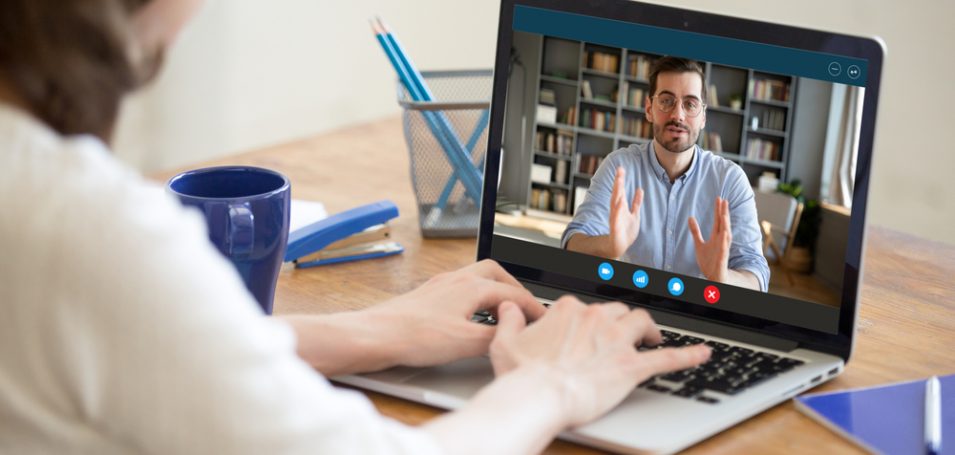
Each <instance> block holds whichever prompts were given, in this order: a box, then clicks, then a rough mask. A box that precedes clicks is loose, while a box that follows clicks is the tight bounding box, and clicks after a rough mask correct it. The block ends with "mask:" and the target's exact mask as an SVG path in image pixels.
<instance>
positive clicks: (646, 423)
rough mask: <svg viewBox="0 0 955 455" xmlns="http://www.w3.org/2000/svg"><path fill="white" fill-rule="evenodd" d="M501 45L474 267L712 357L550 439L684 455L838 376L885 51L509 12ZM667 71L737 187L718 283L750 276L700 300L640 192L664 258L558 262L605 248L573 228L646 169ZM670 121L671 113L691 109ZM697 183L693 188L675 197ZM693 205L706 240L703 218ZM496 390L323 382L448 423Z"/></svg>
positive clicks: (855, 292)
mask: <svg viewBox="0 0 955 455" xmlns="http://www.w3.org/2000/svg"><path fill="white" fill-rule="evenodd" d="M497 39H498V42H497V52H496V60H495V71H494V82H493V97H492V103H491V120H490V126H489V130H488V140H487V143H488V146H487V159H486V167H485V175H490V176H500V178H499V179H485V182H484V187H483V191H484V192H483V203H482V207H481V225H480V231H479V238H478V251H477V258H478V259H485V258H491V259H494V260H496V261H498V262H499V263H500V264H502V265H503V266H504V267H505V268H506V269H507V270H508V271H509V272H510V273H512V274H513V275H514V276H515V277H517V278H518V279H519V280H520V281H521V282H522V283H523V284H524V285H525V286H526V287H527V288H528V289H530V290H531V291H532V292H533V293H534V294H535V295H536V296H538V297H539V298H540V299H541V300H542V301H545V302H546V301H550V300H553V299H556V298H558V297H559V296H561V295H564V294H573V295H576V296H578V297H579V298H580V299H582V300H584V301H587V302H597V301H620V302H624V303H627V304H629V305H632V306H633V307H639V308H645V309H647V310H648V311H649V312H650V313H651V314H652V315H653V317H654V319H655V321H656V322H657V323H658V325H659V326H660V327H661V329H662V330H663V335H664V343H663V345H664V346H683V345H688V344H695V343H706V344H708V345H710V346H711V347H712V349H713V354H714V355H713V358H712V359H711V360H710V361H709V362H708V363H707V364H705V365H703V366H701V367H698V368H694V369H691V370H685V371H680V372H675V373H670V374H665V375H660V376H658V377H655V378H651V379H650V380H648V381H645V382H644V383H642V384H640V385H639V386H638V387H636V388H635V389H634V390H633V392H632V393H631V394H630V395H629V396H628V398H627V399H626V400H624V401H623V403H621V404H620V405H619V406H618V407H616V408H615V409H613V410H612V411H611V412H610V413H608V414H607V415H605V416H604V417H602V418H600V419H598V420H596V421H594V422H592V423H590V424H588V425H585V426H582V427H579V428H575V429H572V430H568V431H566V432H564V433H562V434H561V435H560V438H562V439H566V440H569V441H575V442H579V443H582V444H587V445H592V446H595V447H599V448H603V449H607V450H612V451H619V452H639V453H643V452H649V453H670V452H676V451H679V450H681V449H684V448H687V447H689V446H691V445H693V444H695V443H698V442H699V441H702V440H704V439H706V438H707V437H709V436H712V435H714V434H717V433H718V432H720V431H721V430H723V429H726V428H728V427H730V426H732V425H734V424H736V423H739V422H741V421H743V420H745V419H747V418H749V417H751V416H753V415H755V414H757V413H759V412H761V411H763V410H765V409H767V408H770V407H771V406H773V405H775V404H778V403H780V402H782V401H784V400H787V399H788V398H791V397H793V396H794V395H797V394H799V393H801V392H803V391H805V390H808V389H810V388H812V387H814V386H816V385H818V384H820V383H823V382H825V381H827V380H829V379H831V378H833V377H834V376H836V375H838V374H840V373H841V372H842V371H843V369H844V368H845V366H846V363H847V362H848V360H849V358H850V356H851V354H852V347H853V339H854V336H855V326H856V320H857V310H858V306H859V291H860V279H861V276H862V257H863V245H864V243H865V242H864V240H865V217H866V199H867V195H868V186H869V175H870V169H871V159H872V147H873V135H874V131H875V119H876V106H877V104H878V94H879V86H880V76H881V72H882V65H883V58H884V47H883V45H882V43H881V42H880V41H879V40H878V39H870V38H860V37H853V36H846V35H842V34H839V33H830V32H822V31H816V30H808V29H802V28H796V27H791V26H785V25H778V24H771V23H765V22H759V21H754V20H747V19H741V18H736V17H728V16H719V15H714V14H708V13H703V12H697V11H691V10H685V9H679V8H672V7H664V6H657V5H649V4H642V3H638V2H631V1H627V0H588V1H586V2H583V1H579V0H550V1H543V0H502V2H501V12H500V22H499V30H498V38H497ZM668 57H676V58H681V59H688V60H692V61H694V62H696V63H697V64H698V65H699V67H700V68H701V69H702V70H703V74H702V75H701V76H700V77H701V80H702V83H703V84H705V88H706V95H705V97H703V99H698V100H696V101H697V102H698V103H700V104H703V105H704V106H703V112H702V113H699V112H697V113H698V114H701V115H704V116H705V126H703V127H702V128H701V129H700V131H699V136H698V137H697V138H695V141H696V142H695V144H696V147H695V148H694V149H693V150H694V151H693V152H692V153H696V155H695V158H694V160H700V161H699V162H700V164H701V165H702V163H704V160H705V162H707V163H710V164H711V165H713V166H718V167H719V166H721V167H720V169H723V170H724V172H725V173H724V174H721V175H723V176H724V177H723V178H725V176H726V175H732V176H735V177H734V178H736V180H737V181H739V182H743V183H742V184H740V185H737V186H736V188H735V192H736V196H733V197H731V198H730V199H733V201H731V202H733V204H732V205H733V207H732V208H731V209H732V210H733V212H732V213H731V219H732V220H733V231H732V232H733V240H732V241H733V242H734V243H733V244H732V246H731V248H730V258H729V264H730V265H729V266H730V268H733V267H736V266H738V265H739V264H743V265H741V266H739V267H740V270H742V271H744V272H748V273H750V275H752V276H755V277H756V281H751V284H750V285H747V286H742V285H733V284H728V283H724V282H718V281H712V280H709V279H707V277H706V275H705V274H702V273H701V272H700V270H699V267H693V263H692V261H687V260H686V257H684V258H683V260H682V261H680V260H678V259H679V256H680V255H679V251H675V250H679V249H680V248H687V241H685V238H684V240H683V241H681V240H680V238H681V237H680V236H688V235H689V234H687V233H686V230H685V228H683V226H685V225H686V220H684V219H677V220H676V221H677V224H676V228H675V230H676V234H675V235H676V236H677V238H676V239H675V240H674V239H672V238H671V236H672V235H673V234H670V233H663V232H651V230H652V229H655V226H658V224H654V223H652V222H651V221H648V220H649V219H650V218H652V217H654V216H661V215H660V214H659V213H655V212H654V210H652V209H650V208H648V207H650V206H651V205H652V204H656V205H657V209H659V207H660V206H661V204H664V205H665V203H666V201H653V200H652V199H651V197H658V196H655V195H654V193H653V192H651V191H649V190H648V191H647V193H646V199H645V201H644V202H645V207H644V208H643V209H646V210H647V212H645V213H643V220H645V221H646V223H645V224H641V234H640V235H641V236H644V232H647V234H645V235H646V238H648V239H657V240H656V241H657V242H659V243H660V244H661V245H663V246H662V247H661V246H660V245H657V246H655V247H654V246H653V245H651V246H649V247H647V248H644V250H640V251H636V253H635V254H632V255H629V254H625V255H623V256H621V257H619V258H616V259H615V258H606V257H600V256H598V255H595V254H588V253H586V252H580V251H573V249H572V248H571V249H569V248H568V245H567V242H566V239H565V237H566V236H567V234H568V232H570V231H572V230H573V229H575V227H580V226H583V225H587V223H591V224H592V226H591V228H592V229H593V231H592V232H593V233H594V234H595V235H596V234H599V233H600V229H601V226H604V229H605V225H606V223H605V222H602V220H600V219H599V217H597V218H594V217H592V216H591V217H590V218H588V217H587V216H585V214H586V213H588V211H590V212H593V211H594V210H596V209H595V207H596V208H599V207H600V206H601V204H604V205H605V204H606V203H607V202H606V201H605V200H601V191H600V187H601V185H602V187H603V189H604V190H606V188H607V185H609V183H607V181H606V179H607V176H608V175H612V173H613V172H612V170H610V171H608V170H607V169H606V167H607V166H608V164H607V163H610V162H614V160H618V159H619V158H620V157H621V156H624V155H626V154H629V155H628V156H631V157H636V158H639V159H642V160H643V161H639V159H636V158H635V161H634V162H638V163H643V165H645V166H650V165H653V163H655V162H656V161H654V160H655V158H654V155H652V152H651V151H652V150H654V147H656V145H653V142H654V139H653V138H654V135H655V133H654V131H653V129H654V125H653V124H652V122H651V121H650V117H651V115H648V112H647V110H650V109H659V108H661V107H659V106H663V104H653V102H651V100H650V99H649V97H650V96H651V95H653V93H650V91H649V90H650V87H649V83H650V81H649V76H650V75H651V72H652V70H653V68H654V65H655V63H657V62H659V61H660V59H663V58H668ZM701 87H702V85H701ZM677 101H678V102H677V103H676V104H673V103H671V104H670V108H671V109H674V108H675V106H677V105H680V106H681V108H683V109H684V110H685V111H687V112H689V110H691V109H692V108H697V107H699V106H693V105H692V103H687V101H686V97H684V98H683V100H682V104H680V102H679V101H680V100H677ZM713 163H715V164H713ZM690 169H691V170H690V171H688V173H691V172H692V169H694V168H693V167H692V165H691V167H690ZM705 177H707V174H706V173H704V172H703V171H700V170H697V172H696V173H694V174H692V175H690V176H688V177H687V179H688V180H687V182H686V183H687V185H689V179H693V178H696V179H702V178H705ZM709 178H711V177H709ZM645 183H646V182H645ZM671 183H672V185H673V186H672V187H671V188H669V191H671V194H678V193H673V192H676V191H679V190H678V186H679V185H677V184H676V183H673V182H671ZM664 184H665V182H664ZM704 187H705V185H704ZM777 189H780V190H782V191H777ZM604 193H606V191H604ZM683 194H684V196H685V195H688V194H699V195H704V194H706V192H705V191H702V192H699V193H689V192H688V193H683ZM603 197H604V198H606V195H604V196H603ZM699 197H702V196H699ZM707 197H708V198H709V197H710V196H707ZM724 197H726V195H725V194H724ZM628 201H629V198H628ZM689 202H693V201H689ZM684 203H687V201H684ZM694 204H695V203H691V205H692V206H693V207H695V208H694V209H693V210H696V211H698V212H699V213H697V215H698V216H699V217H700V220H701V222H700V225H701V227H702V230H703V235H704V236H706V235H707V232H709V230H710V226H711V222H708V221H706V217H707V215H706V213H705V212H707V207H712V206H713V203H712V199H708V200H707V201H706V202H705V203H700V204H695V205H694ZM740 207H743V208H747V209H748V212H741V213H742V214H737V212H736V211H735V210H737V209H739V208H740ZM663 212H666V213H669V212H667V211H665V210H664V211H663ZM597 213H599V210H597ZM675 213H677V214H679V213H680V212H678V211H677V212H675ZM641 223H643V222H641ZM737 229H743V230H741V231H737ZM644 230H646V231H644ZM588 232H591V231H588ZM640 238H641V237H638V238H637V242H640ZM737 242H739V244H737ZM744 243H745V244H744ZM689 244H690V246H691V247H692V245H693V244H692V242H689ZM653 248H664V249H666V248H672V249H674V251H675V252H676V254H672V255H671V254H669V253H668V252H666V251H664V253H663V254H656V253H654V251H659V250H654V249H653ZM638 250H639V248H638ZM629 251H630V250H628V252H629ZM671 256H673V257H676V259H677V260H672V261H671ZM737 256H738V257H739V258H737ZM690 257H691V258H692V256H690ZM681 262H682V263H681ZM734 264H735V265H734ZM757 282H758V284H757ZM474 320H475V323H494V320H493V317H491V316H490V315H487V314H479V315H475V317H474ZM655 348H657V347H647V346H643V347H640V349H655ZM492 378H493V372H492V369H491V366H490V362H489V360H488V359H487V358H486V357H479V358H471V359H466V360H461V361H458V362H454V363H451V364H448V365H443V366H439V367H432V368H394V369H390V370H386V371H382V372H377V373H372V374H364V375H353V376H346V377H339V378H336V379H335V380H336V381H338V382H341V383H346V384H350V385H354V386H357V387H360V388H365V389H369V390H374V391H378V392H382V393H385V394H390V395H394V396H398V397H402V398H405V399H409V400H412V401H416V402H421V403H426V404H429V405H433V406H437V407H441V408H446V409H454V408H458V407H460V406H462V405H463V404H465V403H466V402H467V400H468V399H469V398H470V397H472V396H473V395H474V394H475V393H476V391H477V390H478V389H480V388H481V387H482V386H484V385H485V384H487V383H488V382H489V381H491V380H492Z"/></svg>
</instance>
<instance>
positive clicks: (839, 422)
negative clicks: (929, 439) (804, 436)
mask: <svg viewBox="0 0 955 455" xmlns="http://www.w3.org/2000/svg"><path fill="white" fill-rule="evenodd" d="M939 382H940V383H941V391H942V451H941V452H940V453H942V454H951V455H955V374H953V375H949V376H944V377H939ZM794 401H795V403H796V409H799V410H800V411H802V412H804V413H805V414H806V415H808V416H810V417H812V418H814V419H816V420H818V421H819V422H820V423H822V424H823V425H825V426H827V427H829V428H830V429H832V430H833V431H835V432H836V433H839V434H841V435H842V436H844V437H846V438H848V439H849V440H851V441H853V442H855V443H856V444H859V445H860V446H862V447H863V448H864V449H866V450H869V451H870V452H876V453H884V454H888V455H895V454H921V453H925V439H924V434H925V433H924V429H923V422H924V420H925V381H924V380H921V381H911V382H903V383H898V384H890V385H885V386H878V387H871V388H865V389H855V390H844V391H838V392H825V393H814V394H808V395H803V396H800V397H796V398H794Z"/></svg>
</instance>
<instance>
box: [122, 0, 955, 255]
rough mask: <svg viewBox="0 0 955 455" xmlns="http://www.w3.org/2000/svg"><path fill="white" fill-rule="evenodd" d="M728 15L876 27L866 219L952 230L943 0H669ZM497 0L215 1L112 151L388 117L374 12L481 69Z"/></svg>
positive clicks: (196, 146)
mask: <svg viewBox="0 0 955 455" xmlns="http://www.w3.org/2000/svg"><path fill="white" fill-rule="evenodd" d="M656 3H666V4H669V5H673V6H681V7H687V8H692V9H699V10H703V11H710V12H716V13H720V14H727V15H738V16H743V17H749V18H754V19H761V20H768V21H773V22H780V23H787V24H792V25H799V26H803V27H808V28H815V29H821V30H833V31H839V32H843V33H848V34H855V35H879V36H881V37H882V38H883V39H884V40H885V42H886V43H887V45H888V49H889V55H888V57H887V59H886V67H885V70H884V74H883V76H884V77H883V88H882V94H881V97H882V99H881V105H880V109H879V111H880V115H879V119H878V133H877V135H876V150H875V159H874V162H875V166H874V172H873V176H872V184H871V192H870V193H871V195H870V212H869V213H870V217H869V220H870V221H871V222H872V223H875V224H879V225H884V226H889V227H892V228H895V229H900V230H903V231H907V232H911V233H915V234H917V235H921V236H924V237H929V238H933V239H937V240H942V241H946V242H953V240H952V239H950V238H949V233H948V232H949V231H950V230H951V229H950V227H951V226H955V181H953V180H955V179H953V178H952V177H953V169H955V149H953V147H952V146H951V145H949V143H950V141H951V139H950V136H951V133H950V132H951V129H950V128H951V125H953V124H955V59H953V58H952V56H953V55H955V29H953V28H952V27H951V24H950V22H951V20H952V18H953V17H955V2H950V1H945V0H938V1H931V0H915V1H906V2H899V1H893V0H844V1H832V0H798V1H796V0H791V1H788V2H781V1H774V2H758V1H753V0H722V1H720V2H713V1H707V0H674V1H670V2H660V1H657V2H656ZM499 6H500V3H499V2H497V1H474V0H471V1H466V0H403V1H397V2H389V1H384V0H366V1H351V2H349V1H336V2H331V1H327V0H278V1H269V2H264V1H260V0H218V1H214V2H212V3H210V4H207V5H206V6H205V8H204V9H203V10H202V11H201V13H200V14H199V16H198V17H197V18H196V20H195V21H194V22H193V23H192V24H191V26H190V28H188V29H187V30H186V32H185V33H184V34H183V36H182V37H181V39H180V42H179V43H178V45H177V46H176V47H175V48H174V49H173V50H172V51H171V52H170V54H169V56H168V57H169V58H168V61H167V63H168V65H167V66H166V68H165V71H164V73H163V75H162V76H161V77H160V79H159V81H157V84H155V85H154V86H153V87H151V88H150V89H149V90H147V91H146V92H144V93H142V94H140V95H138V96H137V97H136V98H135V99H133V100H131V102H130V103H128V105H127V106H126V109H125V111H124V117H123V119H122V122H121V124H120V128H119V134H118V137H117V141H116V147H117V150H118V153H119V155H120V156H121V157H122V158H123V159H124V160H126V161H127V162H129V163H131V164H133V165H134V166H136V167H138V168H140V169H142V170H144V171H147V172H148V171H151V170H158V169H166V168H170V167H175V166H182V165H187V164H189V163H193V162H197V161H201V160H204V159H209V158H211V157H215V156H221V155H223V154H229V153H235V152H238V151H242V150H247V149H250V148H255V147H260V146H264V145H269V144H273V143H277V142H284V141H288V140H292V139H295V138H299V137H304V136H308V135H312V134H316V133H319V132H322V131H327V130H331V129H335V128H339V127H341V126H345V125H349V124H354V123H357V122H363V121H367V120H372V119H376V118H380V117H383V116H388V115H395V114H397V113H398V112H399V109H398V106H397V104H396V102H395V99H394V98H395V76H394V73H393V71H392V70H391V68H390V67H389V65H388V63H387V60H386V59H385V56H384V54H383V53H382V52H381V50H380V49H379V47H378V44H377V42H376V41H375V40H374V39H373V37H372V35H371V31H370V28H369V26H368V19H369V18H370V17H371V16H372V15H374V14H380V15H381V16H382V17H383V18H384V19H385V20H387V21H388V22H389V24H390V25H391V27H392V28H393V29H394V31H395V32H396V33H397V34H398V36H399V37H400V38H401V40H402V42H403V44H404V46H405V47H406V49H407V51H408V52H409V53H410V54H411V56H412V58H413V59H414V60H415V62H416V63H417V65H418V67H419V68H422V69H449V68H479V67H490V66H491V65H492V64H493V53H494V44H495V37H496V30H497V14H498V8H499Z"/></svg>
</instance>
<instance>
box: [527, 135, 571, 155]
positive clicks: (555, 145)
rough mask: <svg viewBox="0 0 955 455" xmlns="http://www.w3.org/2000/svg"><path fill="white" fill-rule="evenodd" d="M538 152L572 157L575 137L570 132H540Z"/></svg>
mask: <svg viewBox="0 0 955 455" xmlns="http://www.w3.org/2000/svg"><path fill="white" fill-rule="evenodd" d="M536 140H537V142H536V147H537V150H539V151H541V152H547V153H556V154H558V155H570V154H571V153H573V151H574V136H573V134H572V133H570V132H565V131H558V132H557V133H554V132H551V131H538V132H537V137H536Z"/></svg>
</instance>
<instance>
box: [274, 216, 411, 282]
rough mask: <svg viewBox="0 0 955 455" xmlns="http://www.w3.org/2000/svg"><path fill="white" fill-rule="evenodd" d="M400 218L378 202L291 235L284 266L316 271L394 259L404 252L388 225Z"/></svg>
mask: <svg viewBox="0 0 955 455" xmlns="http://www.w3.org/2000/svg"><path fill="white" fill-rule="evenodd" d="M397 216H398V207H397V206H395V204H394V203H393V202H391V201H378V202H374V203H371V204H368V205H363V206H361V207H356V208H353V209H351V210H346V211H344V212H341V213H337V214H335V215H332V216H330V217H328V218H325V219H323V220H321V221H317V222H315V223H312V224H310V225H308V226H305V227H303V228H300V229H297V230H295V232H291V233H289V236H288V248H287V249H286V250H285V262H294V263H295V267H315V266H319V265H326V264H335V263H339V262H348V261H357V260H359V259H371V258H377V257H382V256H391V255H393V254H398V253H401V252H402V251H404V248H402V247H401V245H399V244H398V243H397V242H393V241H389V240H390V239H391V228H390V227H389V226H388V225H387V224H385V222H387V221H388V220H390V219H392V218H396V217H397Z"/></svg>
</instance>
